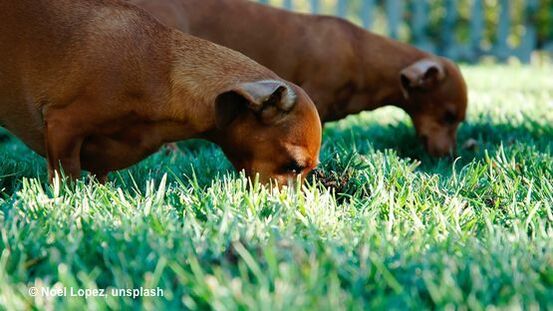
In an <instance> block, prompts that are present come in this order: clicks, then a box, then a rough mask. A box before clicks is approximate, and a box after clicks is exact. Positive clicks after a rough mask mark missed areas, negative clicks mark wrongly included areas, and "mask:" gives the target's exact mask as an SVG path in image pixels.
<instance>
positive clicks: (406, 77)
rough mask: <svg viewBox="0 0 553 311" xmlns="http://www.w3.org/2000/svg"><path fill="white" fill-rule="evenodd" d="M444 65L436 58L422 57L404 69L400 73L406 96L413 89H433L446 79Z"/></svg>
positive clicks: (402, 88)
mask: <svg viewBox="0 0 553 311" xmlns="http://www.w3.org/2000/svg"><path fill="white" fill-rule="evenodd" d="M445 76H446V74H445V68H444V66H443V65H442V64H441V63H440V62H438V61H437V60H434V59H429V58H426V59H422V60H420V61H418V62H416V63H414V64H412V65H411V66H409V67H407V68H405V69H403V70H402V71H401V74H400V79H401V90H402V92H403V95H404V96H405V98H409V93H410V92H411V91H413V90H431V89H432V88H434V87H436V86H437V85H438V84H439V83H440V82H441V81H443V80H444V79H445Z"/></svg>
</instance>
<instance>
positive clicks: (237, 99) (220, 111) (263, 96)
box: [215, 80, 296, 128]
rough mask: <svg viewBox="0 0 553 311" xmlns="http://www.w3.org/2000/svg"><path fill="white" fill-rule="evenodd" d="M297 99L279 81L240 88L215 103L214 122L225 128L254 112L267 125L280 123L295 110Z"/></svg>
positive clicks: (224, 95) (241, 86)
mask: <svg viewBox="0 0 553 311" xmlns="http://www.w3.org/2000/svg"><path fill="white" fill-rule="evenodd" d="M295 103H296V95H295V93H294V91H293V90H292V89H291V88H290V87H289V86H288V85H286V84H285V83H284V82H281V81H276V80H274V81H273V80H267V81H257V82H248V83H242V84H239V85H237V86H236V87H234V88H232V89H231V90H230V91H227V92H224V93H222V94H220V95H219V96H217V98H216V99H215V122H216V124H217V127H218V128H224V127H226V126H228V125H229V124H230V123H232V121H234V120H235V119H236V118H237V117H238V116H239V115H240V114H242V113H244V112H247V111H248V110H249V111H251V112H253V113H254V114H255V115H256V116H257V117H259V118H260V120H261V121H262V122H263V123H265V124H271V123H274V122H277V121H279V120H280V119H281V117H283V116H284V115H285V114H286V113H288V112H289V111H290V110H292V108H293V107H294V105H295Z"/></svg>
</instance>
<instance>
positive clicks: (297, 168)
mask: <svg viewBox="0 0 553 311" xmlns="http://www.w3.org/2000/svg"><path fill="white" fill-rule="evenodd" d="M303 170H305V165H301V164H300V163H298V162H296V161H294V162H291V163H290V164H288V165H286V166H285V167H283V169H282V171H283V172H285V173H292V174H300V173H301V172H303Z"/></svg>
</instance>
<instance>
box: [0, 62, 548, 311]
mask: <svg viewBox="0 0 553 311" xmlns="http://www.w3.org/2000/svg"><path fill="white" fill-rule="evenodd" d="M464 72H465V74H466V76H467V79H468V82H469V84H470V89H471V94H470V97H471V106H470V111H469V114H468V121H467V123H466V124H464V125H463V126H462V128H461V129H460V133H459V145H460V146H461V147H462V145H463V144H464V143H465V142H466V141H468V140H470V139H474V140H476V141H477V144H476V146H475V148H473V149H470V150H467V149H462V148H461V152H460V158H459V159H457V160H456V161H454V162H452V161H450V160H433V159H430V158H429V157H427V156H426V155H424V153H423V151H422V149H421V148H420V147H419V145H418V144H417V142H416V140H415V139H414V135H413V130H412V127H411V124H410V121H409V119H408V118H407V116H406V115H405V114H404V113H403V112H401V111H400V110H398V109H395V108H385V109H381V110H378V111H375V112H370V113H364V114H361V115H359V116H353V117H350V118H348V119H346V120H344V121H341V122H338V123H335V124H330V125H329V126H327V127H326V130H325V133H324V134H325V139H324V146H323V150H322V164H321V167H320V169H319V171H318V172H317V173H316V174H314V176H313V179H312V180H314V181H312V182H310V183H308V184H307V185H306V186H305V187H304V188H303V189H289V190H284V191H282V192H276V191H271V190H268V189H266V188H263V187H261V186H259V185H256V184H254V185H253V186H251V187H250V186H248V185H249V182H248V181H247V180H245V179H244V178H241V177H240V176H239V175H238V174H236V173H233V172H232V170H231V167H230V165H229V164H228V162H227V161H226V160H224V161H223V160H222V159H223V155H222V153H221V152H220V151H219V149H217V148H216V147H214V146H212V145H210V144H207V143H204V142H198V141H195V142H189V143H184V144H183V145H182V149H183V151H184V152H183V153H182V154H167V153H166V152H164V151H162V152H159V153H158V154H156V155H154V156H152V157H151V158H149V159H147V160H146V161H144V162H143V163H141V164H140V165H138V166H135V167H133V168H131V169H129V170H127V171H123V172H120V173H118V174H113V175H111V182H110V183H108V184H107V185H99V184H97V183H95V182H94V181H91V180H89V179H86V178H85V179H83V181H82V182H79V183H78V184H77V185H75V186H67V185H65V184H60V185H56V186H53V187H52V186H49V185H48V184H47V182H46V177H45V162H44V160H43V159H41V158H40V157H38V156H36V155H34V154H33V153H32V152H30V151H29V150H28V149H26V148H25V147H24V146H23V145H22V144H21V143H20V142H19V141H18V140H16V139H14V138H9V137H8V138H6V140H5V141H3V142H2V144H1V146H0V163H1V164H0V175H1V176H2V177H1V178H0V187H2V198H1V200H0V309H6V310H18V309H28V308H38V309H45V310H53V309H56V310H57V309H59V308H62V307H64V308H69V309H81V308H83V307H85V306H86V307H89V308H92V309H107V308H113V309H119V308H125V307H139V306H143V307H145V308H146V309H150V310H161V309H164V308H174V307H179V306H180V307H182V306H184V307H186V308H189V309H205V308H213V309H218V310H234V309H254V310H305V309H311V310H338V309H353V310H355V309H405V308H411V309H420V308H425V309H426V308H438V309H446V308H447V309H451V308H455V307H459V308H460V309H475V310H483V309H485V308H488V307H490V306H495V307H499V308H508V307H514V308H518V307H523V308H528V309H530V308H540V307H541V308H543V309H551V308H553V208H552V203H553V156H552V149H553V68H552V67H551V66H544V67H541V68H538V67H500V66H480V67H466V68H464ZM37 176H38V179H37ZM141 286H142V287H146V288H155V287H160V288H162V289H163V290H164V297H163V298H148V297H146V298H139V299H132V298H129V297H126V298H125V297H123V298H121V297H107V298H89V299H84V298H78V297H65V298H63V297H62V298H53V297H40V296H38V297H34V298H33V297H31V296H30V295H29V294H28V289H29V288H30V287H38V288H42V287H55V288H62V287H68V288H70V287H74V288H139V287H141Z"/></svg>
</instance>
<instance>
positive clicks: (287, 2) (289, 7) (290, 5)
mask: <svg viewBox="0 0 553 311" xmlns="http://www.w3.org/2000/svg"><path fill="white" fill-rule="evenodd" d="M284 8H285V9H287V10H293V9H294V4H293V3H292V0H284Z"/></svg>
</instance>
